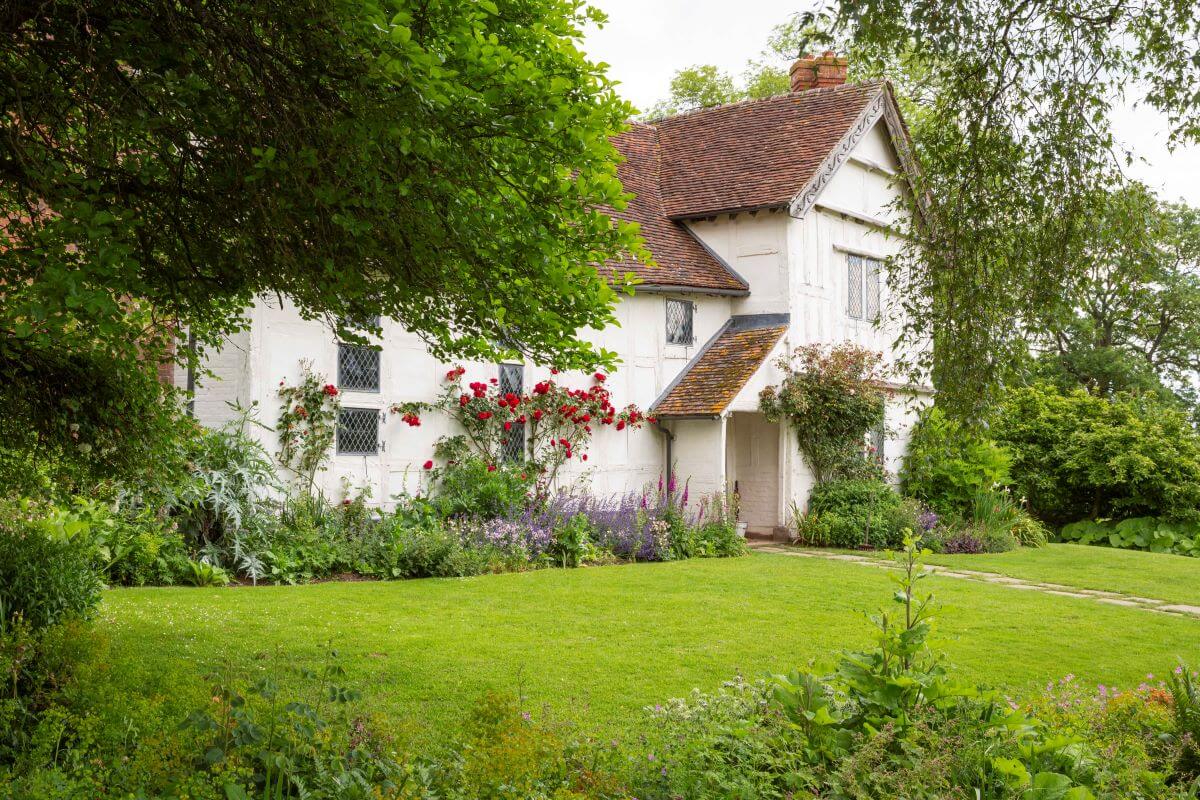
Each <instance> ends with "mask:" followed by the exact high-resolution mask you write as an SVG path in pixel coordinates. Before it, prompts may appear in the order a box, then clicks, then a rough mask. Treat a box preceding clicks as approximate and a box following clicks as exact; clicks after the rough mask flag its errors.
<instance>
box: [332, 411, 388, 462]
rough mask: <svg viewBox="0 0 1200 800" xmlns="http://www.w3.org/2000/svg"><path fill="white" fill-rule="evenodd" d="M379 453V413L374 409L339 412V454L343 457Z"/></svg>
mask: <svg viewBox="0 0 1200 800" xmlns="http://www.w3.org/2000/svg"><path fill="white" fill-rule="evenodd" d="M378 452H379V412H378V411H377V410H376V409H374V408H342V409H339V410H338V428H337V453H338V455H342V456H365V455H375V454H376V453H378Z"/></svg>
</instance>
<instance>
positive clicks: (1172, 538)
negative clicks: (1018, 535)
mask: <svg viewBox="0 0 1200 800" xmlns="http://www.w3.org/2000/svg"><path fill="white" fill-rule="evenodd" d="M1060 535H1061V537H1062V540H1063V541H1064V542H1078V543H1079V544H1101V545H1108V546H1109V547H1122V548H1126V549H1129V550H1149V551H1150V552H1151V553H1175V554H1178V555H1181V556H1200V525H1197V524H1196V523H1194V522H1192V523H1186V522H1169V521H1167V520H1163V519H1158V518H1156V517H1129V518H1128V519H1123V520H1121V521H1120V522H1114V521H1112V520H1105V521H1103V522H1097V521H1095V520H1090V519H1085V520H1080V521H1078V522H1072V523H1070V524H1069V525H1064V526H1063V529H1062V532H1061V534H1060Z"/></svg>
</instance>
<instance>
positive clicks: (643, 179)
mask: <svg viewBox="0 0 1200 800" xmlns="http://www.w3.org/2000/svg"><path fill="white" fill-rule="evenodd" d="M614 144H616V146H617V149H618V150H620V151H621V153H622V155H624V156H625V161H624V163H622V164H621V165H620V167H619V168H618V174H619V176H620V178H621V183H622V184H623V185H624V187H625V191H626V192H631V193H632V194H633V195H634V197H633V199H632V200H630V201H629V205H627V206H626V207H625V209H624V210H623V211H612V210H610V211H609V212H608V213H609V215H610V216H613V217H616V218H618V219H623V220H626V221H629V222H637V223H638V224H639V225H640V226H641V233H642V238H644V239H645V240H646V247H647V249H649V250H650V254H651V255H652V256H654V261H655V263H654V264H653V265H646V264H641V263H637V262H633V261H625V262H609V263H608V264H606V265H605V268H606V269H607V270H609V271H613V272H633V273H635V274H637V276H638V277H639V278H641V279H642V282H643V283H645V284H649V285H651V286H671V287H689V288H697V289H715V290H718V291H723V292H737V293H745V292H746V291H748V290H749V288H750V287H749V286H747V285H746V282H745V281H744V280H742V279H741V278H740V277H738V276H737V275H735V274H734V273H733V272H732V271H731V270H730V269H729V268H728V267H726V266H724V265H723V264H722V263H721V262H720V261H719V260H718V259H717V257H716V256H714V255H713V254H712V253H710V252H709V251H708V250H707V249H706V248H705V247H704V246H703V245H701V244H700V242H699V241H697V240H696V237H695V236H693V235H692V234H691V233H690V232H688V231H687V230H686V229H685V228H684V227H683V223H680V222H675V221H673V220H670V219H668V218H667V215H666V213H665V212H664V210H663V203H662V192H661V191H660V188H659V187H660V183H659V161H660V154H659V146H658V131H657V130H656V129H655V128H654V127H653V126H651V125H641V124H637V125H634V126H633V127H632V128H631V129H630V130H628V131H626V132H625V133H622V134H621V135H620V136H618V137H616V139H615V140H614Z"/></svg>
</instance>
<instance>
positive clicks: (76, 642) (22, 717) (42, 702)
mask: <svg viewBox="0 0 1200 800" xmlns="http://www.w3.org/2000/svg"><path fill="white" fill-rule="evenodd" d="M102 646H103V640H102V639H101V638H100V636H99V635H98V634H97V633H96V631H95V629H94V628H93V627H92V626H91V625H90V624H88V623H87V622H86V621H84V620H82V619H80V618H79V617H73V616H72V617H65V618H63V619H60V620H59V621H57V622H55V623H54V624H52V625H47V626H44V627H41V628H35V627H34V626H33V625H31V624H30V623H29V621H27V620H25V619H22V618H21V617H16V618H12V619H10V620H8V621H7V622H6V623H5V624H2V625H0V676H3V684H0V685H3V687H4V690H3V692H0V774H2V773H3V769H2V766H3V765H4V764H5V763H9V762H11V761H13V760H15V759H17V758H19V757H20V756H22V755H23V754H24V753H26V752H27V751H28V750H29V749H30V748H31V747H32V746H34V745H35V744H36V739H37V731H38V728H39V726H40V725H41V723H42V721H43V719H42V718H43V716H44V715H45V714H46V713H47V711H48V710H51V709H52V708H53V706H54V703H55V702H56V701H57V700H58V698H59V696H60V694H61V692H62V691H63V690H64V689H65V688H66V687H68V686H69V685H70V684H71V683H72V681H73V680H74V679H75V676H76V673H77V671H78V669H79V667H80V666H81V665H82V664H84V663H85V662H87V661H89V660H92V659H94V658H95V657H96V656H97V654H98V653H99V652H100V650H101V648H102ZM2 788H3V783H2V781H0V789H2ZM0 794H2V792H0Z"/></svg>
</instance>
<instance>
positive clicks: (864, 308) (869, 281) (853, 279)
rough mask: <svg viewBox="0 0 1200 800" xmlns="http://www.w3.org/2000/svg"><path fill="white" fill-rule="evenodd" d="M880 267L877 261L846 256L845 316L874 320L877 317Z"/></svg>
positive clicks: (851, 255) (850, 255) (852, 255)
mask: <svg viewBox="0 0 1200 800" xmlns="http://www.w3.org/2000/svg"><path fill="white" fill-rule="evenodd" d="M881 268H882V265H881V264H880V263H879V260H878V259H875V258H868V257H866V256H858V255H854V254H848V255H847V256H846V315H847V316H850V317H853V318H854V319H869V320H874V319H875V318H876V317H878V316H879V296H880V295H879V284H880V272H881Z"/></svg>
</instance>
